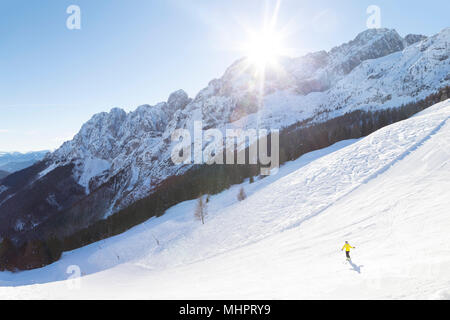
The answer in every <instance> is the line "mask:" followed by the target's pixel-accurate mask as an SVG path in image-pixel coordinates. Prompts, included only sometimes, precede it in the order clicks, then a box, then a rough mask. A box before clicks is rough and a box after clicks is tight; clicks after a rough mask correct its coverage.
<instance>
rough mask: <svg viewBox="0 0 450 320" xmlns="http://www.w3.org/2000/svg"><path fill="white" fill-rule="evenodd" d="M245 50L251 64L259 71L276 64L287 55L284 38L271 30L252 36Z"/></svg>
mask: <svg viewBox="0 0 450 320" xmlns="http://www.w3.org/2000/svg"><path fill="white" fill-rule="evenodd" d="M244 50H245V54H246V56H247V58H248V60H249V63H250V64H252V65H254V66H256V67H257V68H258V69H264V68H265V67H266V66H267V65H269V64H275V63H276V61H277V58H278V57H279V56H281V55H283V54H284V53H285V50H284V47H283V44H282V37H281V36H280V35H279V34H277V33H276V32H274V31H271V30H270V31H263V32H261V33H260V34H254V35H252V36H251V38H250V39H249V41H248V45H247V46H246V48H245V49H244Z"/></svg>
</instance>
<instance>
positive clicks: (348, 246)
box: [342, 243, 355, 252]
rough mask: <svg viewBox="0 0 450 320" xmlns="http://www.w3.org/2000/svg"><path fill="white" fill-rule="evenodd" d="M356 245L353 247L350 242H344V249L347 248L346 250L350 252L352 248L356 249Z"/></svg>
mask: <svg viewBox="0 0 450 320" xmlns="http://www.w3.org/2000/svg"><path fill="white" fill-rule="evenodd" d="M354 248H355V247H352V246H351V245H349V244H348V243H346V244H344V246H343V247H342V250H344V249H345V251H347V252H349V251H350V249H354Z"/></svg>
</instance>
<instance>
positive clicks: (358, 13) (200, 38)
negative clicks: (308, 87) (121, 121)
mask: <svg viewBox="0 0 450 320" xmlns="http://www.w3.org/2000/svg"><path fill="white" fill-rule="evenodd" d="M275 2H276V1H275V0H239V1H238V0H190V1H189V0H128V1H125V0H94V1H92V0H69V1H66V0H39V1H32V0H26V1H25V0H1V2H0V70H1V72H0V114H1V117H0V151H12V150H17V151H30V150H40V149H47V148H56V147H58V146H59V145H60V144H61V143H62V142H63V141H64V140H68V139H71V138H72V137H73V135H74V134H75V133H76V132H77V131H78V130H79V129H80V127H81V125H82V124H83V123H84V122H86V121H87V120H89V119H90V117H91V116H92V115H93V114H95V113H98V112H102V111H109V110H110V109H111V108H112V107H121V108H124V109H125V110H127V111H131V110H134V109H135V108H136V107H137V106H139V105H141V104H155V103H157V102H160V101H165V100H166V99H167V97H168V96H169V94H170V93H171V92H173V91H175V90H177V89H180V88H182V89H184V90H185V91H187V92H188V93H189V95H191V96H195V95H196V94H197V92H198V91H199V90H200V89H202V88H203V87H205V86H206V85H207V84H208V82H209V81H210V80H211V79H213V78H217V77H220V76H221V75H222V74H223V72H224V71H225V69H226V68H227V67H228V66H229V65H230V64H231V63H233V61H235V60H236V59H238V58H240V57H242V56H243V55H244V53H243V52H241V51H240V50H238V44H241V43H244V42H245V41H246V40H247V37H248V36H247V34H246V33H245V32H244V29H245V28H251V29H253V30H257V29H258V28H260V27H261V25H262V21H263V17H264V12H265V10H267V9H268V10H269V11H270V10H271V9H272V8H274V4H275ZM72 4H75V5H78V6H79V7H80V9H81V30H69V29H67V27H66V20H67V18H68V17H69V15H68V14H67V13H66V9H67V7H68V6H69V5H72ZM369 5H377V6H379V7H380V9H381V24H382V27H387V28H395V29H396V30H397V31H398V32H399V33H400V35H403V36H404V35H406V34H407V33H421V34H425V35H432V34H434V33H437V32H439V31H440V30H442V29H443V28H445V27H448V26H449V24H448V12H449V9H450V4H449V1H448V0H435V1H431V0H430V1H394V0H383V1H381V0H371V1H365V0H346V1H335V0H333V1H321V0H316V1H310V0H308V1H305V0H282V1H281V7H280V11H279V17H278V26H279V27H282V28H286V30H289V36H288V37H287V38H286V39H285V43H286V44H287V45H288V46H289V47H290V48H292V49H293V50H292V53H291V55H301V54H304V53H307V52H310V51H316V50H323V49H325V50H329V49H331V48H332V47H334V46H336V45H339V44H341V43H343V42H347V41H349V40H351V39H353V38H354V37H355V36H356V35H357V34H358V33H359V32H361V31H363V30H365V28H366V21H367V18H368V15H367V14H366V9H367V7H368V6H369Z"/></svg>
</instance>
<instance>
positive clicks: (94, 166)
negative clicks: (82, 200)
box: [78, 158, 111, 194]
mask: <svg viewBox="0 0 450 320" xmlns="http://www.w3.org/2000/svg"><path fill="white" fill-rule="evenodd" d="M110 167H111V165H110V163H109V162H108V161H106V160H103V159H98V158H88V159H85V160H84V163H83V169H82V171H81V173H80V174H79V178H78V183H79V184H80V185H81V186H83V187H85V188H86V194H88V193H89V181H91V179H92V178H93V177H96V176H98V175H100V174H101V173H103V172H105V171H107V170H109V168H110Z"/></svg>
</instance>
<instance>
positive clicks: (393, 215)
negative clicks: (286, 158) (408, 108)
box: [0, 100, 450, 299]
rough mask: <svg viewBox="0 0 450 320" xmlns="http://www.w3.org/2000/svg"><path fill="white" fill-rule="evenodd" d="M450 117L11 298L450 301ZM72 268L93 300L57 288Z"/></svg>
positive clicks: (105, 254)
mask: <svg viewBox="0 0 450 320" xmlns="http://www.w3.org/2000/svg"><path fill="white" fill-rule="evenodd" d="M449 119H450V100H447V101H445V102H442V103H439V104H437V105H435V106H433V107H431V108H429V109H427V110H426V111H424V112H422V113H420V114H418V115H416V116H414V117H412V118H410V119H408V120H405V121H401V122H398V123H396V124H393V125H390V126H387V127H385V128H383V129H381V130H378V131H377V132H375V133H373V134H371V135H369V136H368V137H365V138H363V139H360V140H358V141H354V140H353V141H346V142H341V143H339V144H337V145H334V146H332V147H330V148H328V149H324V150H320V151H315V152H313V153H309V154H306V155H304V156H303V157H301V158H299V159H298V160H296V161H293V162H290V163H287V164H286V165H285V166H283V167H282V168H281V169H280V171H279V173H278V174H277V175H273V176H270V177H267V178H265V179H262V180H257V181H256V182H255V183H253V184H248V182H245V183H244V184H243V185H242V186H244V187H245V189H246V191H247V193H248V195H249V197H248V198H247V199H246V200H244V201H242V202H238V201H237V200H236V195H237V192H238V190H239V188H240V187H241V186H239V185H237V186H233V187H232V188H231V189H229V190H227V191H224V192H222V193H220V194H218V195H215V196H212V197H211V200H210V204H209V213H210V215H209V217H208V219H207V221H206V224H205V225H201V223H199V222H198V221H194V219H193V208H194V206H195V201H189V202H183V203H180V204H179V205H177V206H175V207H173V208H171V209H169V210H168V211H167V213H166V214H165V215H164V216H163V217H161V218H152V219H150V220H149V221H147V222H146V223H144V224H142V225H139V226H137V227H135V228H133V229H132V230H129V231H128V232H126V233H124V234H122V235H119V236H117V237H113V238H110V239H107V240H104V241H101V242H98V243H95V244H92V245H90V246H87V247H84V248H81V249H78V250H75V251H73V252H68V253H65V254H64V256H63V257H62V259H61V260H60V261H58V262H56V263H54V264H52V265H50V266H47V267H45V268H43V269H40V270H33V271H27V272H21V273H18V274H11V273H7V272H3V273H0V284H1V285H2V286H4V287H2V288H0V297H2V298H16V297H17V298H45V297H48V298H153V299H164V298H175V299H179V298H181V299H196V298H205V299H212V298H218V299H227V298H233V299H236V298H239V299H245V298H252V299H302V298H306V299H309V298H337V297H338V298H340V299H342V298H356V299H363V298H375V299H383V298H389V299H395V298H397V299H399V298H402V299H423V298H447V299H448V298H449V297H450V281H449V279H450V271H449V270H450V268H449V267H450V255H449V254H448V252H450V250H449V249H450V248H449V244H450V233H449V232H448V230H449V228H450V220H449V219H448V207H449V205H450V196H449V195H450V194H449V191H448V190H450V170H449V169H450V167H449V165H450V164H449V161H448V159H449V151H448V150H450V122H449ZM345 240H348V241H350V243H351V244H352V245H354V246H356V249H355V250H354V251H353V252H352V257H353V262H351V263H347V262H346V261H345V259H344V254H343V253H342V252H340V248H341V247H342V245H343V242H344V241H345ZM70 265H79V266H80V268H81V271H82V273H83V274H84V275H85V276H84V277H83V278H82V279H81V288H80V289H79V290H76V289H72V290H70V289H69V287H68V283H67V282H55V283H45V282H48V281H55V280H62V279H65V278H67V277H68V275H67V274H66V273H65V272H66V268H67V267H68V266H70ZM36 282H40V283H41V284H34V285H31V284H33V283H36ZM42 283H43V284H42ZM18 285H19V287H14V286H18ZM20 285H27V286H21V287H20Z"/></svg>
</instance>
